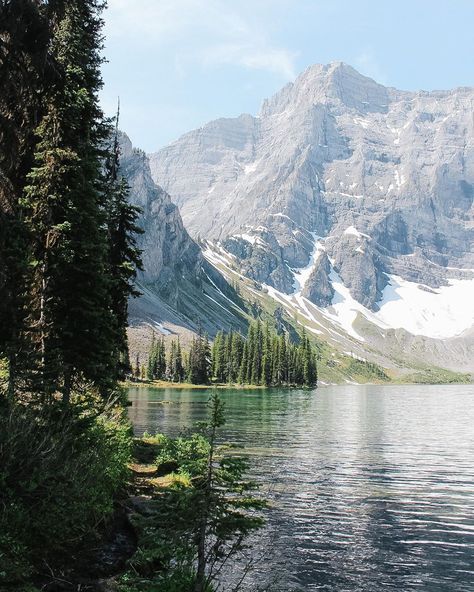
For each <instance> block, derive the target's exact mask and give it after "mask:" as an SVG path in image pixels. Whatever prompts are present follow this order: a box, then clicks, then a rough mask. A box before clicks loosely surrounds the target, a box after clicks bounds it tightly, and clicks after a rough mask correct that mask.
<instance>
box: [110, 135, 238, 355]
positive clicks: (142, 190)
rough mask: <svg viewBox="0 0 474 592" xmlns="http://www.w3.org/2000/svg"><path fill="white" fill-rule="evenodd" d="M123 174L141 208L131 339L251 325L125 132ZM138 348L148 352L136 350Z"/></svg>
mask: <svg viewBox="0 0 474 592" xmlns="http://www.w3.org/2000/svg"><path fill="white" fill-rule="evenodd" d="M120 148H121V172H122V174H123V175H124V177H125V178H126V179H127V181H128V183H129V185H130V199H131V202H132V203H133V204H134V205H136V206H138V207H139V208H140V209H141V214H140V218H139V220H138V225H139V226H140V227H141V228H142V229H143V231H144V232H143V234H142V235H139V236H138V243H139V247H140V248H141V249H142V259H143V271H142V272H139V275H138V288H139V290H140V291H141V292H142V295H141V297H140V298H138V299H133V300H131V302H130V324H131V326H132V340H135V341H137V340H138V341H139V342H144V343H145V342H147V341H148V340H149V337H150V336H151V330H150V327H152V328H154V330H155V331H156V332H157V333H158V334H160V333H161V334H163V335H173V334H183V332H184V334H185V335H186V334H191V333H193V332H194V331H196V329H197V327H198V325H199V324H200V325H201V326H202V328H203V330H205V331H207V332H209V333H210V334H211V335H214V334H215V333H216V332H217V331H218V330H219V329H220V328H225V329H230V328H231V327H234V328H241V329H242V330H245V328H246V325H247V317H246V311H245V308H244V305H243V303H242V302H241V300H240V298H239V296H238V295H237V294H236V293H235V291H234V290H233V288H231V286H229V285H228V283H227V282H226V280H225V279H224V278H223V277H222V275H221V274H220V273H219V272H218V271H217V270H216V269H215V268H214V267H213V266H212V265H210V264H209V263H208V262H207V261H206V260H205V258H204V257H203V255H202V252H201V249H200V247H199V246H198V245H197V243H196V242H195V241H194V240H193V239H192V238H191V237H190V236H189V234H188V233H187V231H186V229H185V228H184V226H183V222H182V220H181V215H180V213H179V210H178V208H177V206H176V205H175V204H174V203H173V202H172V201H171V198H170V196H169V195H168V194H167V193H166V192H165V191H164V190H163V189H162V188H161V187H159V186H158V185H157V184H155V182H154V181H153V179H152V177H151V173H150V165H149V162H148V158H147V156H146V154H145V153H144V152H143V151H141V150H138V149H136V148H134V147H133V146H132V143H131V141H130V139H129V138H128V136H127V135H126V134H121V136H120ZM133 349H134V351H135V349H138V350H139V349H145V350H146V347H144V348H140V347H134V348H133Z"/></svg>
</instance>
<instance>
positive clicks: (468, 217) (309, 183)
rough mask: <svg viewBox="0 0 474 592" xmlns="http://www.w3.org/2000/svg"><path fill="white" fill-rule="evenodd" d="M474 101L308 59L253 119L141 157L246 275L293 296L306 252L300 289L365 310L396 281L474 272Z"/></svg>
mask: <svg viewBox="0 0 474 592" xmlns="http://www.w3.org/2000/svg"><path fill="white" fill-rule="evenodd" d="M473 104H474V89H469V88H463V89H455V90H452V91H433V92H426V91H419V92H407V91H399V90H396V89H393V88H386V87H384V86H382V85H380V84H378V83H377V82H375V81H374V80H372V79H370V78H368V77H366V76H363V75H361V74H359V73H358V72H357V71H356V70H354V69H353V68H351V67H350V66H348V65H346V64H344V63H341V62H334V63H331V64H328V65H320V64H317V65H314V66H311V67H310V68H308V69H307V70H306V71H305V72H303V73H302V74H301V75H300V76H299V77H298V78H297V79H296V80H295V81H294V82H293V83H290V84H287V85H286V86H285V87H284V88H282V89H281V91H280V92H278V93H276V94H275V95H274V96H273V97H272V98H270V99H268V100H267V101H265V103H264V104H263V107H262V110H261V113H260V117H256V118H255V117H252V116H248V115H246V116H241V117H239V118H233V119H219V120H216V121H215V122H211V123H209V124H207V125H206V126H204V127H203V128H201V129H199V130H195V131H194V132H191V133H189V134H187V135H185V136H183V137H182V138H180V139H179V140H177V141H176V142H174V143H173V144H172V145H170V146H168V147H166V148H163V149H162V150H160V151H159V152H157V153H155V154H153V155H151V169H152V175H153V178H154V179H155V181H156V182H158V183H160V184H162V185H163V186H164V188H165V189H166V190H167V191H168V192H169V193H170V194H171V195H172V196H173V199H175V200H176V202H177V203H178V205H179V206H180V208H181V212H182V214H183V220H184V223H185V226H186V227H187V229H188V230H189V232H190V233H191V235H192V236H200V237H202V238H206V239H211V240H213V241H214V243H216V241H217V242H219V243H220V245H221V248H224V249H225V250H227V251H228V252H229V253H230V254H231V255H232V256H233V257H234V258H235V259H236V260H237V261H239V262H240V266H241V271H242V272H243V273H244V274H245V275H247V276H248V277H250V278H252V279H254V280H255V281H257V282H260V283H262V284H266V285H267V286H270V287H271V288H272V289H275V290H278V291H279V292H281V293H282V294H286V295H291V294H292V293H293V291H294V278H295V274H297V270H301V269H303V268H305V266H307V265H309V264H311V262H313V264H314V269H313V272H314V273H308V274H306V275H305V276H304V277H305V285H304V286H301V288H302V291H301V298H305V299H307V300H308V301H311V302H313V303H314V304H315V305H317V306H323V305H324V306H323V308H324V307H326V308H329V309H331V307H334V306H336V304H337V302H336V300H334V299H337V298H341V296H340V294H341V293H343V294H344V295H345V296H344V297H346V296H347V298H349V297H350V298H351V299H353V300H351V302H353V304H352V305H351V306H362V307H364V308H363V309H364V310H367V311H370V312H371V313H374V314H375V313H378V311H379V309H383V307H384V306H385V305H384V303H385V301H386V298H387V294H389V292H390V289H391V288H390V286H394V285H395V283H396V282H398V284H397V285H400V286H403V289H404V290H405V288H406V293H407V294H414V295H416V296H419V293H418V292H417V290H418V288H417V286H418V285H421V286H422V287H423V290H425V295H426V294H427V293H429V292H427V291H426V290H428V291H429V290H434V291H435V292H436V290H440V292H439V293H440V294H441V293H442V291H443V290H444V288H447V287H448V286H454V284H453V283H452V282H458V281H461V282H464V281H467V282H470V281H471V279H472V277H473V275H474V272H473V269H474V256H473V253H474V246H473V241H474V225H473V223H472V221H473V219H474V211H473V200H474V120H473V118H472V105H473ZM315 237H318V238H317V239H316V238H315ZM318 245H319V246H318ZM316 247H317V248H316ZM315 249H316V250H315ZM323 252H324V257H323V256H322V255H321V253H323ZM315 253H319V256H320V257H323V258H322V259H321V260H320V262H319V263H317V262H316V261H315V260H313V257H314V256H315ZM394 277H397V278H400V279H399V280H394V279H393V278H394ZM400 282H409V283H410V286H411V284H413V286H414V288H413V291H412V292H410V290H411V288H410V286H408V287H407V286H406V285H405V284H403V283H400ZM456 285H457V284H456ZM335 286H342V287H341V290H342V292H337V289H336V288H335ZM462 286H465V289H466V290H468V289H469V290H472V289H473V287H474V283H473V282H471V283H469V284H462ZM400 289H401V288H400ZM456 289H457V288H456ZM460 289H461V288H460ZM436 293H438V292H436ZM443 293H444V292H443ZM338 294H339V296H338ZM298 297H299V296H298ZM472 297H473V298H474V294H473V295H472ZM354 303H355V304H354ZM382 313H383V310H382ZM453 314H454V316H455V315H456V313H453ZM453 318H454V317H453ZM470 322H471V321H470V320H469V319H466V323H467V324H466V327H467V326H468V325H469V323H470ZM451 326H452V327H454V326H455V323H453V324H451ZM456 326H462V323H460V325H456ZM453 330H454V329H453ZM456 330H457V329H456ZM445 334H447V333H446V332H445ZM437 335H438V333H437Z"/></svg>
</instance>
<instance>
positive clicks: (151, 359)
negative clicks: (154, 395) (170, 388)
mask: <svg viewBox="0 0 474 592" xmlns="http://www.w3.org/2000/svg"><path fill="white" fill-rule="evenodd" d="M155 371H156V355H155V332H154V331H153V333H152V336H151V345H150V351H149V354H148V363H147V368H146V377H147V379H148V380H154V379H155Z"/></svg>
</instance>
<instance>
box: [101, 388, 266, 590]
mask: <svg viewBox="0 0 474 592" xmlns="http://www.w3.org/2000/svg"><path fill="white" fill-rule="evenodd" d="M223 423H224V413H223V404H222V402H221V401H220V399H219V396H218V395H217V393H213V395H212V396H211V398H210V401H209V414H208V421H207V422H206V423H204V424H200V425H197V426H196V427H195V428H194V429H193V430H191V431H189V432H187V433H185V434H183V435H182V436H180V437H178V438H175V439H170V438H168V437H166V436H164V435H160V434H158V435H154V436H152V435H148V434H145V435H144V436H143V437H142V438H141V439H137V440H135V448H134V455H135V462H134V464H133V465H132V469H133V473H134V476H135V478H134V481H133V483H132V485H131V488H130V496H129V498H128V502H127V506H128V511H129V515H130V521H131V523H132V524H133V527H134V529H135V532H136V536H137V551H136V553H135V554H134V555H133V556H132V557H131V558H130V559H129V560H128V562H127V569H126V571H125V572H124V573H122V574H121V575H119V576H117V577H115V578H113V580H110V581H109V585H111V586H113V590H116V591H117V592H152V591H155V590H156V591H158V590H159V591H160V592H217V591H218V590H226V591H231V590H233V591H234V590H235V591H237V590H239V589H241V586H242V584H243V582H244V580H245V577H246V576H247V575H248V574H249V573H250V572H251V570H252V568H253V566H254V562H255V559H254V557H253V553H252V550H251V548H250V547H249V545H248V540H249V537H250V536H251V535H252V533H254V532H255V531H256V530H258V529H259V528H260V527H261V526H262V525H263V517H262V513H263V512H264V510H265V508H266V502H265V500H264V499H263V498H262V497H261V496H260V495H259V494H258V486H257V484H256V483H254V482H253V481H251V480H249V479H248V478H246V472H247V470H248V462H247V459H246V458H245V457H244V456H242V454H241V453H240V451H238V450H236V449H235V448H234V447H232V446H231V445H229V444H225V443H224V444H223V443H221V441H220V439H219V429H220V427H221V426H222V425H223ZM229 574H233V575H232V577H231V579H232V581H227V580H228V578H229Z"/></svg>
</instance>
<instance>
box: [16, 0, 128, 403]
mask: <svg viewBox="0 0 474 592" xmlns="http://www.w3.org/2000/svg"><path fill="white" fill-rule="evenodd" d="M102 9H103V3H102V2H100V1H98V0H68V2H62V1H58V2H55V3H54V8H53V10H52V19H53V22H54V29H53V42H52V48H51V52H52V54H53V57H54V59H55V61H56V63H57V65H58V67H59V68H60V69H61V72H62V78H61V81H60V82H59V83H57V84H56V85H55V86H54V87H53V88H52V90H51V96H50V98H49V101H48V107H47V111H46V113H45V115H44V117H43V118H42V120H41V123H40V125H39V127H38V129H37V134H38V137H39V144H38V150H37V153H36V157H35V165H34V167H33V170H32V172H31V173H30V175H29V185H28V187H27V188H26V191H25V199H24V206H25V209H26V211H27V225H28V228H29V231H30V232H31V235H32V237H33V244H32V261H31V263H32V266H33V268H34V270H35V273H34V278H33V286H32V289H31V292H32V293H33V294H34V298H33V301H32V306H31V316H32V322H33V324H34V325H35V326H36V327H37V331H36V335H37V340H36V341H37V348H38V350H39V352H40V355H41V373H40V374H41V378H42V388H43V389H44V390H45V391H47V392H53V391H56V390H61V391H62V394H63V400H64V401H65V402H66V403H67V402H68V401H69V396H70V392H71V388H72V385H73V382H74V381H75V380H77V379H81V378H85V379H87V380H89V381H92V382H93V383H94V384H95V385H97V386H98V387H99V388H100V390H101V392H102V393H103V395H104V396H106V395H107V394H108V393H109V392H110V390H111V389H112V388H113V387H114V385H115V379H116V366H117V364H116V352H115V348H114V317H113V314H112V311H111V301H110V285H111V277H110V273H109V269H110V268H109V261H108V245H107V233H106V231H105V230H106V217H105V213H104V208H103V206H104V199H103V195H104V182H103V177H102V156H103V151H102V146H103V143H104V141H105V136H106V134H107V133H108V128H107V126H105V125H104V124H103V120H104V118H103V114H102V112H101V110H100V107H99V101H98V92H99V90H100V88H101V86H102V81H101V75H100V67H101V63H102V58H101V56H100V51H101V49H102V40H101V28H102V20H101V11H102Z"/></svg>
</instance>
